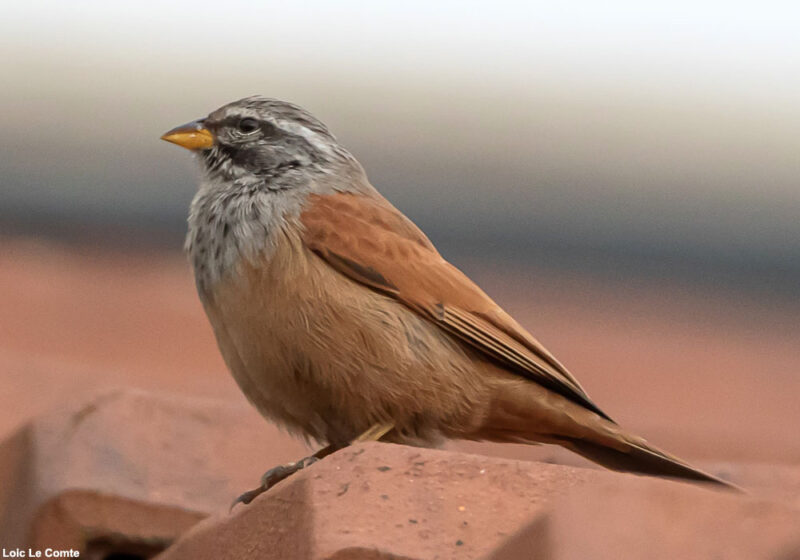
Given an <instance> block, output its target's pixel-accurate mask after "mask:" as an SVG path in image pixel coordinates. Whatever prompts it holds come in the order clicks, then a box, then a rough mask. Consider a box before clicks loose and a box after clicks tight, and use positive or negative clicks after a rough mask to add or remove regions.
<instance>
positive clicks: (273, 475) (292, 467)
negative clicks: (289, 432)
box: [228, 455, 319, 513]
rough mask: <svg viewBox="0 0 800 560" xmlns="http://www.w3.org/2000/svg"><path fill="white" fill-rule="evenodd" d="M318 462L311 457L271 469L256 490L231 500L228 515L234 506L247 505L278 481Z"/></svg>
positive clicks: (315, 458)
mask: <svg viewBox="0 0 800 560" xmlns="http://www.w3.org/2000/svg"><path fill="white" fill-rule="evenodd" d="M317 461H319V459H318V458H317V457H315V456H313V455H311V456H310V457H306V458H305V459H301V460H300V461H297V462H296V463H287V464H285V465H278V466H277V467H273V468H271V469H270V470H268V471H267V472H265V473H264V475H263V476H262V477H261V486H259V487H257V488H253V489H252V490H248V491H247V492H245V493H243V494H242V495H240V496H239V497H238V498H236V499H235V500H233V503H232V504H231V507H230V508H229V509H228V513H230V512H231V511H233V508H234V507H235V506H236V504H239V503H242V504H245V505H247V504H249V503H250V502H252V501H253V500H255V499H256V498H258V497H259V496H260V495H261V494H263V493H264V492H266V491H267V490H269V489H270V488H272V487H273V486H275V485H276V484H278V483H279V482H280V481H282V480H284V479H286V478H289V477H290V476H291V475H293V474H294V473H296V472H297V471H299V470H301V469H304V468H306V467H308V466H309V465H313V464H314V463H316V462H317Z"/></svg>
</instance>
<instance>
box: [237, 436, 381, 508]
mask: <svg viewBox="0 0 800 560" xmlns="http://www.w3.org/2000/svg"><path fill="white" fill-rule="evenodd" d="M393 428H394V423H391V422H390V423H381V424H375V425H373V426H371V427H370V428H369V429H368V430H367V431H366V432H364V433H363V434H361V435H359V436H358V437H356V438H355V439H353V440H352V441H350V442H348V443H344V444H342V443H331V444H330V445H328V446H327V447H323V448H322V449H320V450H319V451H317V452H316V453H314V454H313V455H309V456H308V457H306V458H305V459H301V460H299V461H297V462H295V463H287V464H285V465H278V466H277V467H273V468H271V469H270V470H268V471H267V472H265V473H264V476H262V477H261V486H259V487H258V488H253V489H252V490H248V491H247V492H245V493H244V494H242V495H241V496H239V497H238V498H236V499H235V500H234V501H233V503H232V504H231V508H230V509H233V508H234V506H235V505H236V504H239V503H242V504H245V505H246V504H249V503H250V502H252V501H253V500H255V499H256V498H257V497H259V496H260V495H261V494H263V493H264V492H266V491H267V490H269V489H270V488H272V487H273V486H275V485H276V484H278V483H279V482H280V481H281V480H284V479H285V478H289V477H290V476H292V475H293V474H294V473H296V472H297V471H299V470H300V469H304V468H306V467H308V466H309V465H313V464H314V463H316V462H317V461H319V460H320V459H324V458H325V457H327V456H328V455H330V454H331V453H334V452H336V451H338V450H339V449H342V448H344V447H347V446H348V445H350V444H351V443H358V442H362V441H379V440H380V439H381V438H382V437H383V436H385V435H386V434H387V433H388V432H390V431H391V430H392V429H393Z"/></svg>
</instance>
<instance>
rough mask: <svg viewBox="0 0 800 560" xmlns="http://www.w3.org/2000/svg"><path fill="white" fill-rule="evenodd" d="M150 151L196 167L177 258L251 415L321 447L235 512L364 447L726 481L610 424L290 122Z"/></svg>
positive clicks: (327, 140) (239, 124)
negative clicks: (560, 456)
mask: <svg viewBox="0 0 800 560" xmlns="http://www.w3.org/2000/svg"><path fill="white" fill-rule="evenodd" d="M162 138H163V139H164V140H167V141H169V142H173V143H175V144H178V145H179V146H182V147H184V148H188V149H190V150H192V151H194V152H195V154H197V159H198V160H199V162H200V167H201V170H202V179H201V181H200V185H199V189H198V191H197V194H196V195H195V197H194V200H193V201H192V204H191V211H190V214H189V233H188V236H187V240H186V249H187V251H188V254H189V257H190V260H191V263H192V265H193V267H194V275H195V280H196V284H197V290H198V292H199V295H200V299H201V300H202V302H203V306H204V307H205V311H206V313H207V315H208V318H209V320H210V322H211V325H212V327H213V329H214V333H215V335H216V338H217V342H218V344H219V348H220V351H221V352H222V356H223V357H224V359H225V362H226V364H227V366H228V368H229V369H230V371H231V373H232V374H233V377H234V378H235V379H236V381H237V383H238V384H239V386H240V387H241V389H242V391H243V392H244V394H245V395H246V396H247V398H248V399H249V400H250V402H251V403H252V404H253V405H254V406H255V407H256V408H257V409H258V410H259V412H260V413H261V414H262V415H263V416H265V417H266V418H269V419H272V420H274V421H275V422H277V423H279V424H281V425H283V426H284V427H286V428H288V429H289V430H290V431H291V432H294V433H296V434H301V435H303V436H305V437H306V438H309V439H313V440H317V441H318V442H324V443H326V444H327V447H325V448H323V449H321V450H320V451H318V452H317V453H315V454H314V455H312V456H311V457H307V458H306V459H303V460H301V461H298V462H296V463H290V464H288V465H283V466H280V467H276V468H274V469H272V470H270V471H268V472H267V473H266V474H265V475H264V478H263V479H262V484H261V486H260V487H259V488H256V489H255V490H252V491H250V492H247V493H245V494H243V495H242V496H241V497H240V498H239V501H242V502H245V503H248V502H249V501H250V500H252V499H253V498H254V497H255V496H256V495H258V494H259V493H261V492H263V491H264V490H266V489H268V488H269V487H270V486H272V485H274V484H275V483H276V482H278V481H279V480H281V479H283V478H285V477H286V476H288V475H289V474H291V473H293V472H295V471H297V470H298V469H300V468H303V467H304V466H306V465H308V464H310V463H311V462H313V461H314V460H316V459H319V458H322V457H324V456H325V455H328V454H329V453H331V452H333V451H335V450H337V449H340V448H342V447H344V446H347V445H349V444H350V443H351V442H353V441H356V440H369V439H373V440H377V439H380V440H382V441H389V442H396V443H406V444H411V445H424V446H431V445H436V444H438V443H440V442H441V441H442V440H444V439H469V440H488V441H496V442H516V443H519V442H522V443H554V444H558V445H562V446H564V447H566V448H568V449H571V450H572V451H574V452H576V453H578V454H580V455H583V456H584V457H587V458H588V459H590V460H592V461H594V462H596V463H599V464H600V465H603V466H605V467H608V468H610V469H615V470H622V471H630V472H634V473H641V474H648V475H661V476H667V477H675V478H683V479H689V480H695V481H705V482H712V483H718V484H726V483H725V482H723V481H721V480H719V479H717V478H715V477H713V476H711V475H709V474H706V473H704V472H702V471H699V470H697V469H695V468H693V467H691V466H690V465H688V464H686V463H685V462H683V461H681V460H679V459H677V458H676V457H673V456H672V455H669V454H667V453H665V452H663V451H661V450H659V449H657V448H655V447H653V446H652V445H650V444H649V443H647V442H646V441H645V440H644V439H642V438H641V437H638V436H636V435H634V434H631V433H630V432H628V431H626V430H624V429H623V428H621V427H620V426H618V425H617V424H616V423H615V422H614V421H613V420H612V419H611V418H610V417H609V416H608V415H607V414H606V413H604V412H603V411H602V410H601V409H600V408H599V407H598V406H597V405H596V404H595V403H594V402H592V400H591V399H590V398H589V396H588V395H587V394H586V392H585V391H584V390H583V388H582V387H581V385H580V384H579V383H578V381H577V380H576V379H575V377H573V376H572V374H571V373H570V372H569V371H567V369H566V368H565V367H564V366H563V365H562V364H561V363H560V362H559V361H558V360H556V358H555V357H553V355H552V354H550V352H548V351H547V350H546V349H545V347H544V346H542V344H540V343H539V341H537V340H536V339H535V338H534V337H533V336H531V335H530V334H529V333H528V332H527V331H526V330H525V329H524V328H522V327H521V326H520V325H519V324H518V323H517V322H516V321H515V320H514V319H513V318H512V317H511V316H510V315H508V314H507V313H506V312H505V311H503V309H501V308H500V307H499V306H498V305H497V304H496V303H495V302H494V301H492V299H491V298H490V297H489V296H487V295H486V294H485V293H484V292H483V291H482V290H481V289H480V288H479V287H478V286H477V285H475V283H473V282H472V281H471V280H470V279H469V278H468V277H467V276H465V275H464V274H463V273H462V272H461V271H460V270H458V269H457V268H456V267H454V266H453V265H451V264H450V263H449V262H447V261H446V260H445V259H444V258H443V257H442V256H441V255H440V254H439V253H438V252H437V250H436V248H435V247H434V246H433V244H432V243H431V242H430V241H429V240H428V238H427V237H426V236H425V234H423V233H422V231H420V230H419V229H418V228H417V227H416V226H415V225H414V224H413V223H412V222H411V221H410V220H409V219H408V218H406V216H404V215H403V214H402V213H401V212H400V211H398V210H397V209H396V208H395V207H394V206H392V205H391V204H390V203H389V202H388V201H387V200H386V199H385V198H384V197H383V196H381V195H380V194H379V193H378V191H377V190H375V188H374V187H373V186H372V185H371V184H370V183H369V181H368V180H367V176H366V174H365V172H364V169H363V168H362V166H361V165H360V164H359V163H358V161H357V160H356V159H355V158H354V157H353V156H352V155H351V154H350V152H348V151H347V150H346V149H345V148H344V147H342V145H341V144H339V142H337V140H336V138H335V137H334V136H333V134H331V132H330V131H329V130H328V128H327V127H326V126H325V125H324V124H323V123H322V122H320V121H319V120H318V119H316V118H315V117H313V116H312V115H311V114H309V113H308V112H306V111H305V110H303V109H302V108H300V107H298V106H297V105H293V104H291V103H286V102H283V101H278V100H275V99H269V98H265V97H260V96H255V97H247V98H245V99H241V100H239V101H235V102H233V103H230V104H228V105H225V106H223V107H221V108H220V109H217V110H216V111H214V112H213V113H211V114H210V115H208V117H206V118H204V119H200V120H197V121H194V122H191V123H188V124H185V125H182V126H179V127H177V128H175V129H173V130H170V131H169V132H167V133H166V134H164V135H163V136H162Z"/></svg>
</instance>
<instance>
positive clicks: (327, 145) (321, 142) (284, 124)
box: [278, 121, 333, 155]
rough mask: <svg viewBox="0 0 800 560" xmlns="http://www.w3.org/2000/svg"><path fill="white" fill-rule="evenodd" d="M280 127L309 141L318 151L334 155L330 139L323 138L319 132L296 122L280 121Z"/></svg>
mask: <svg viewBox="0 0 800 560" xmlns="http://www.w3.org/2000/svg"><path fill="white" fill-rule="evenodd" d="M278 126H279V127H280V128H281V129H282V130H284V131H286V132H288V133H289V134H294V135H296V136H301V137H302V138H304V139H305V140H307V141H308V143H309V144H311V145H312V146H314V147H315V148H316V149H317V150H319V151H321V152H324V153H326V154H328V155H333V148H332V145H331V141H330V138H327V137H325V136H323V135H322V134H320V133H319V132H316V131H314V130H311V129H310V128H308V127H306V126H303V125H302V124H300V123H298V122H294V121H280V123H279V124H278Z"/></svg>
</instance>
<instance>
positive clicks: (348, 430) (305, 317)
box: [204, 241, 488, 443]
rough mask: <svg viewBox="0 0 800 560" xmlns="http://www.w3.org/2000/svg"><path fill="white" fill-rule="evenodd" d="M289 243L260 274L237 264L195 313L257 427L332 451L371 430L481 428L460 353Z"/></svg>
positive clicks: (471, 365)
mask: <svg viewBox="0 0 800 560" xmlns="http://www.w3.org/2000/svg"><path fill="white" fill-rule="evenodd" d="M290 243H293V242H292V241H289V242H286V243H285V244H284V245H283V246H282V247H279V248H278V250H277V251H276V252H275V254H274V255H273V257H272V259H271V261H270V263H269V265H268V266H266V265H255V264H252V263H244V262H243V263H240V265H239V266H238V267H237V270H236V271H235V272H233V273H231V274H229V275H227V276H226V277H225V278H223V280H221V281H220V282H219V283H218V284H217V285H216V286H214V287H213V290H212V293H211V296H210V297H208V298H206V301H205V302H204V303H205V306H206V311H207V313H208V316H209V319H210V321H211V324H212V326H213V327H214V331H215V334H216V336H217V341H218V343H219V347H220V350H221V352H222V355H223V357H224V358H225V361H226V363H227V365H228V367H229V368H230V370H231V372H232V374H233V376H234V378H235V379H236V381H237V383H238V384H239V386H240V387H241V389H242V391H243V392H244V393H245V395H246V396H247V397H248V399H249V400H250V401H251V402H252V403H253V404H254V405H255V406H256V407H257V408H258V410H259V411H260V412H261V413H262V414H263V415H264V416H266V417H268V418H271V419H273V420H275V421H277V422H278V423H280V424H283V425H284V426H286V427H287V428H288V429H290V430H292V431H294V432H298V433H300V434H303V435H305V436H307V437H310V438H313V439H316V440H319V441H329V442H345V441H348V440H350V439H351V438H353V437H355V436H357V435H358V434H360V433H362V432H364V431H365V430H367V429H368V428H369V427H370V426H371V425H373V424H375V423H377V422H387V421H391V422H394V423H395V424H396V425H397V426H398V428H399V429H398V432H396V433H395V435H396V437H395V439H396V440H398V441H415V442H418V443H419V442H423V443H424V442H425V441H431V440H434V439H436V438H437V437H438V436H439V435H440V434H441V433H444V434H447V435H452V433H454V432H455V431H461V430H464V429H466V430H467V431H468V429H469V426H470V425H474V424H477V423H479V422H480V420H481V418H482V417H483V416H484V415H485V409H486V407H487V406H488V405H487V401H488V398H487V393H488V391H487V386H486V379H485V377H484V376H483V375H481V373H480V371H477V370H476V366H475V362H474V360H473V359H472V357H471V356H469V355H468V354H467V352H468V351H467V350H465V349H463V348H462V347H461V346H460V345H459V344H458V343H457V342H455V341H453V340H452V339H451V338H450V337H449V336H448V335H446V334H445V333H443V332H442V331H440V330H439V329H438V328H437V327H435V326H434V325H432V324H431V323H429V322H428V321H426V320H425V319H423V318H421V317H419V316H418V315H416V314H415V313H413V312H412V311H411V310H409V309H408V308H406V307H405V306H403V305H402V304H400V303H398V302H396V301H394V300H392V299H390V298H388V297H386V296H383V295H381V294H378V293H376V292H373V291H371V290H370V289H368V288H366V287H364V286H361V285H358V284H356V283H355V282H353V281H351V280H350V279H348V278H345V277H344V276H341V275H340V274H339V273H338V272H336V271H334V270H333V269H331V268H329V267H328V265H327V264H326V263H324V262H323V261H322V260H321V259H319V258H318V257H316V256H315V255H313V254H311V253H310V252H308V251H307V250H306V249H305V248H304V247H302V246H301V245H300V244H299V242H297V243H296V244H295V245H294V247H293V248H291V247H290ZM290 249H291V250H290Z"/></svg>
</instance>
